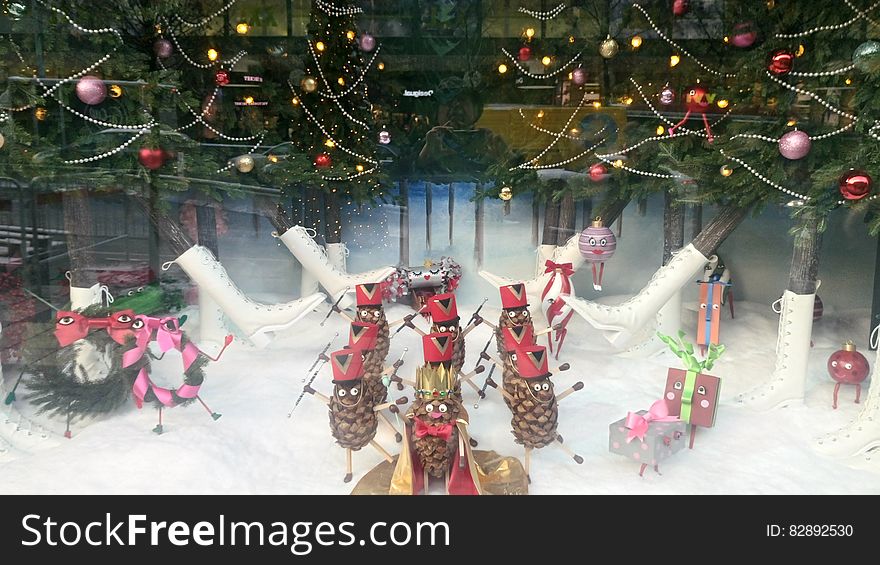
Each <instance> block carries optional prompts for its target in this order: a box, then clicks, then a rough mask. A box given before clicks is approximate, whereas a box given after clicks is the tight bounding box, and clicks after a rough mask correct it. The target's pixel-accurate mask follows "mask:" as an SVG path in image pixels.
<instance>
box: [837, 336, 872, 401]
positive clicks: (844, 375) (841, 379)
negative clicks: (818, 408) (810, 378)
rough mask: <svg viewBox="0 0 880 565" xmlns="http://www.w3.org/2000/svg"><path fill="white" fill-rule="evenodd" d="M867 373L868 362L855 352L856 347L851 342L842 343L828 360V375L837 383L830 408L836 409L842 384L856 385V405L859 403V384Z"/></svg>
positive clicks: (860, 387)
mask: <svg viewBox="0 0 880 565" xmlns="http://www.w3.org/2000/svg"><path fill="white" fill-rule="evenodd" d="M868 371H869V366H868V360H867V359H865V356H864V355H862V354H861V353H859V352H858V351H856V346H855V345H854V344H853V342H851V341H847V342H846V343H844V344H843V349H839V350H837V351H835V352H834V353H832V354H831V357H829V358H828V374H829V375H831V378H832V379H834V380H835V381H836V382H837V384H836V385H834V402H833V403H832V405H831V406H832V408H837V393H838V392H839V391H840V385H842V384H847V385H856V404H858V403H859V396H861V392H862V385H861V383H862V381H864V380H865V379H866V378H867V377H868Z"/></svg>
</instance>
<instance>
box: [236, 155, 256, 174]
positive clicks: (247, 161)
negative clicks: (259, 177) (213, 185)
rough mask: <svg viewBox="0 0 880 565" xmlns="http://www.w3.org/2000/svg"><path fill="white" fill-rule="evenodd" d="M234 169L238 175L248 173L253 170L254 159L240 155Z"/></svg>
mask: <svg viewBox="0 0 880 565" xmlns="http://www.w3.org/2000/svg"><path fill="white" fill-rule="evenodd" d="M235 168H236V169H238V172H240V173H249V172H251V171H253V170H254V158H253V157H251V156H250V155H242V156H241V157H239V158H238V159H237V160H236V161H235Z"/></svg>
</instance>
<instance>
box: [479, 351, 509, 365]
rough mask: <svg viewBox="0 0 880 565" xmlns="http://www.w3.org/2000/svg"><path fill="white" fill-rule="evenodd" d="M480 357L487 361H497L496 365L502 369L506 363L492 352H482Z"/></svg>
mask: <svg viewBox="0 0 880 565" xmlns="http://www.w3.org/2000/svg"><path fill="white" fill-rule="evenodd" d="M480 358H481V359H485V360H486V361H491V362H493V363H495V365H496V366H497V367H498V368H499V369H501V368H502V367H503V366H504V364H503V363H502V362H501V360H500V359H498V358H497V357H493V356H492V354H490V353H486V352H485V351H484V352H482V353H480Z"/></svg>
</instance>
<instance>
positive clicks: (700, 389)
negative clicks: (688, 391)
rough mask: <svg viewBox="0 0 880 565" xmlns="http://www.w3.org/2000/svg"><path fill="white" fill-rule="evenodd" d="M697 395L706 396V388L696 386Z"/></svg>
mask: <svg viewBox="0 0 880 565" xmlns="http://www.w3.org/2000/svg"><path fill="white" fill-rule="evenodd" d="M697 394H706V387H704V386H698V387H697Z"/></svg>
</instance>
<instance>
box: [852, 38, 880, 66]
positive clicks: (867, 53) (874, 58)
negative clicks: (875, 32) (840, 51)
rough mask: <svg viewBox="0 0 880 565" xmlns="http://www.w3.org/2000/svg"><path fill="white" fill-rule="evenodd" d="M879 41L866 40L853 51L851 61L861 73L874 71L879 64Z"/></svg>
mask: <svg viewBox="0 0 880 565" xmlns="http://www.w3.org/2000/svg"><path fill="white" fill-rule="evenodd" d="M878 55H880V43H878V42H877V41H866V42H864V43H862V44H861V45H859V46H858V47H856V50H855V51H853V56H852V61H853V64H855V66H856V68H857V69H858V70H860V71H862V72H863V73H867V72H871V71H876V70H877V69H878V66H880V57H878Z"/></svg>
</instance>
